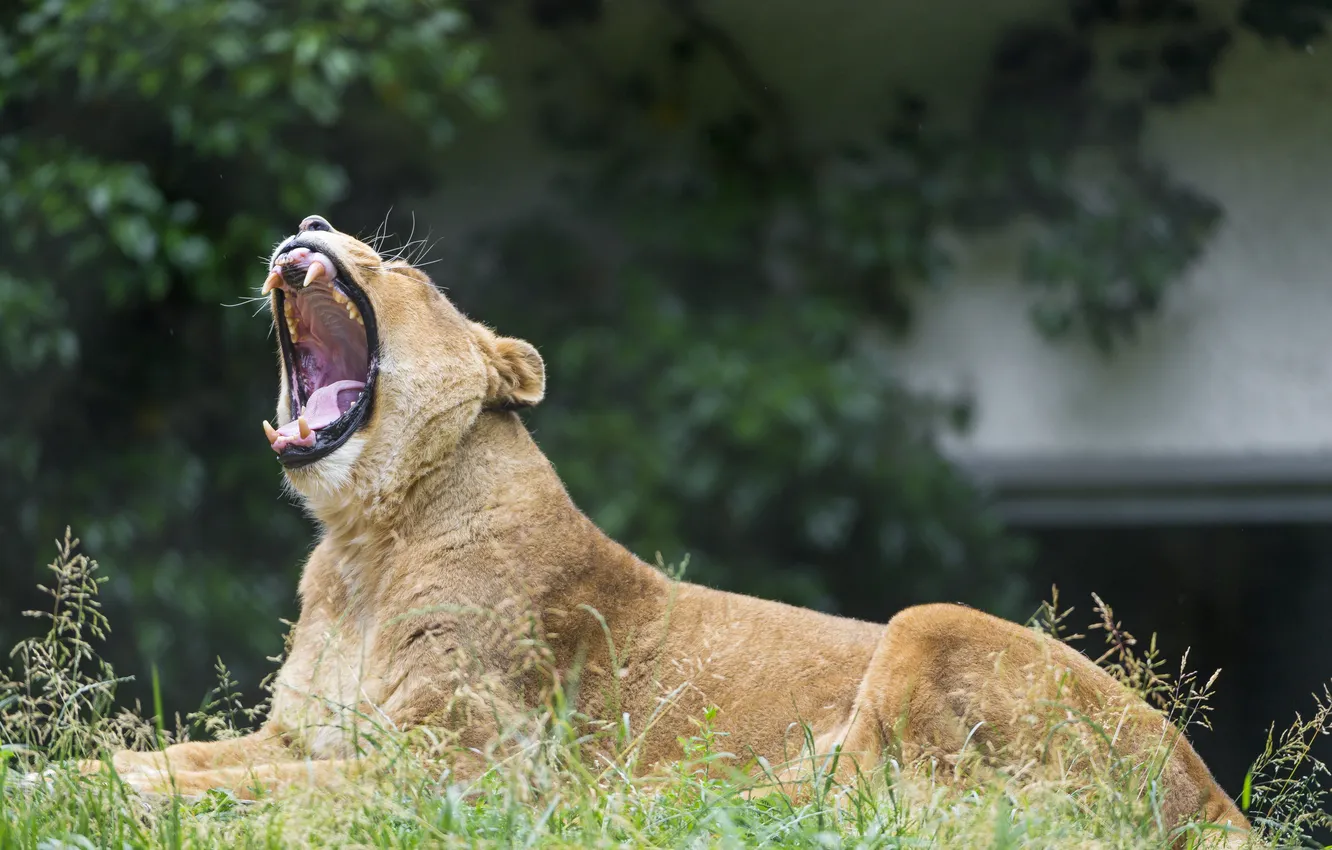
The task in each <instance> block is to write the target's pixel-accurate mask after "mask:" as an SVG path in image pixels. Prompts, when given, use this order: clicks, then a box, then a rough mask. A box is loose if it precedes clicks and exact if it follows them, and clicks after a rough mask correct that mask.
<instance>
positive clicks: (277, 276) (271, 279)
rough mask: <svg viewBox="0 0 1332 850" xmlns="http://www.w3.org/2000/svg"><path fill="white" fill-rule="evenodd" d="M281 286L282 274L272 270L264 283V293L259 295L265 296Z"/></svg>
mask: <svg viewBox="0 0 1332 850" xmlns="http://www.w3.org/2000/svg"><path fill="white" fill-rule="evenodd" d="M281 285H282V273H281V272H279V271H278V270H277V269H273V270H272V271H270V272H269V273H268V279H267V280H265V281H264V291H263V292H262V293H261V294H263V295H267V294H268V293H270V292H272V291H273V290H274V289H277V288H278V287H279V286H281Z"/></svg>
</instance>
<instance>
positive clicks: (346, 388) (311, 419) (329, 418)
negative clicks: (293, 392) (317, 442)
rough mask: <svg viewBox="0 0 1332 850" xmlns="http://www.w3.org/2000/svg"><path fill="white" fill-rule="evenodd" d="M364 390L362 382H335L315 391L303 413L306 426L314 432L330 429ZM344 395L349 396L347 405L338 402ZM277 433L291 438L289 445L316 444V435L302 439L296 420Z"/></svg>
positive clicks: (288, 441)
mask: <svg viewBox="0 0 1332 850" xmlns="http://www.w3.org/2000/svg"><path fill="white" fill-rule="evenodd" d="M364 388H365V384H364V383H362V382H361V381H334V382H333V383H331V384H329V385H328V386H326V387H320V388H319V389H317V390H315V392H314V395H312V396H310V400H309V401H307V402H306V403H305V409H304V410H302V411H301V416H304V417H305V424H306V425H309V426H310V429H311V430H312V431H318V430H319V429H320V428H326V427H328V426H329V425H330V424H332V422H333V420H335V419H337V418H338V417H339V416H341V415H342V414H343V413H344V412H346V411H347V409H348V408H350V407H351V403H352V402H353V401H355V400H356V393H359V392H360V391H361V390H363V389H364ZM343 393H346V394H347V395H346V401H347V403H346V404H345V405H344V404H341V403H340V402H339V401H338V396H340V395H342V394H343ZM277 432H278V433H279V434H281V435H282V436H284V437H289V438H291V439H289V440H287V441H286V442H287V443H289V444H290V443H295V444H296V445H313V444H314V434H311V435H310V436H309V437H308V438H306V439H305V440H302V439H301V438H300V436H301V429H300V423H299V422H297V421H296V420H294V419H293V420H292V421H291V422H288V423H287V424H286V425H283V426H282V427H281V428H279V429H277Z"/></svg>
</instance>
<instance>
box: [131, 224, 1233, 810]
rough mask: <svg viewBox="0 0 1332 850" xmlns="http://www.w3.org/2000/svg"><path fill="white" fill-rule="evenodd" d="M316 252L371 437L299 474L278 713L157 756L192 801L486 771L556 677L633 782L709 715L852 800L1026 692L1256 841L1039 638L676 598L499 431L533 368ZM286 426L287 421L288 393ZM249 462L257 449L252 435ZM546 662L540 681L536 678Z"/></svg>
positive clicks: (938, 610) (1192, 757) (945, 619)
mask: <svg viewBox="0 0 1332 850" xmlns="http://www.w3.org/2000/svg"><path fill="white" fill-rule="evenodd" d="M307 236H308V237H311V238H312V239H314V240H317V241H318V242H319V243H321V245H322V250H323V251H324V252H325V253H327V254H329V255H331V256H334V257H335V258H336V259H337V260H338V261H339V262H340V263H341V264H342V265H343V266H344V268H345V269H346V270H347V271H348V272H350V273H351V274H352V275H354V277H355V279H356V282H357V283H358V284H359V285H360V286H361V287H362V288H363V289H364V290H365V292H366V293H367V294H368V296H369V298H370V301H371V302H372V304H373V307H374V312H375V316H376V317H377V320H378V324H379V332H380V342H381V360H380V363H381V366H380V375H379V385H378V388H377V395H376V398H375V400H374V405H375V407H374V413H373V416H372V417H371V418H370V420H369V421H368V423H367V424H366V425H365V426H364V427H363V428H362V430H361V431H360V432H359V433H358V434H357V435H356V436H355V437H354V438H353V439H352V440H351V441H350V442H349V443H348V444H346V445H344V446H343V447H342V448H341V449H339V450H338V451H337V452H335V453H334V454H333V455H331V456H329V457H327V458H325V459H323V460H321V461H318V462H316V463H314V464H312V465H310V466H307V467H304V468H300V469H295V470H290V471H288V472H287V478H288V481H289V483H290V486H291V487H292V488H293V489H294V490H295V491H296V492H297V493H298V494H300V495H301V497H302V498H303V499H304V501H305V503H306V505H307V506H308V508H309V509H310V510H311V512H312V513H313V515H314V516H315V517H316V518H317V519H318V521H319V523H320V525H321V527H322V533H321V535H320V539H319V544H318V546H317V547H316V548H315V550H314V552H313V553H312V554H311V555H310V556H309V559H308V561H307V562H306V564H305V569H304V574H303V576H302V578H301V582H300V598H301V616H300V621H299V623H298V624H297V625H296V627H295V632H294V636H293V642H292V645H291V648H290V651H289V654H288V656H287V659H286V662H285V664H284V665H283V667H282V669H281V671H280V673H279V675H278V678H277V685H276V689H275V694H274V703H273V706H272V711H271V715H270V717H269V719H268V721H267V723H266V725H265V726H264V727H263V729H262V730H260V731H259V732H257V733H255V734H253V735H250V736H248V737H245V738H242V739H239V740H236V741H227V742H221V743H186V744H180V745H176V746H173V747H170V748H169V749H168V750H166V755H167V756H168V757H169V758H170V760H171V762H172V767H173V768H174V770H175V771H177V776H176V783H177V784H176V787H177V788H178V789H181V790H191V789H194V790H201V789H204V788H207V787H212V786H214V785H220V786H223V787H228V788H230V789H232V790H233V791H235V792H237V793H239V794H242V795H248V794H249V793H251V791H252V790H253V789H254V788H256V787H257V788H268V789H274V788H278V787H281V786H283V785H286V784H289V783H291V782H298V781H299V782H314V783H316V784H328V783H331V782H335V781H346V779H347V778H348V777H349V775H350V774H349V773H348V772H347V768H348V765H352V764H355V762H354V761H341V760H345V759H354V758H355V756H356V755H357V745H356V740H355V738H356V736H358V735H369V736H373V734H374V729H376V728H382V727H385V726H388V727H393V728H411V727H419V726H422V725H432V726H435V727H439V728H447V729H451V730H452V731H453V732H455V733H456V734H457V735H458V741H459V743H461V744H462V745H463V746H466V747H474V748H484V747H485V746H486V745H487V744H488V743H489V742H491V741H492V740H494V738H495V736H496V735H497V734H498V732H499V730H500V728H502V727H503V725H504V723H505V721H506V719H507V718H511V717H516V716H517V715H518V714H520V713H521V712H522V711H523V710H524V709H526V708H530V707H532V706H533V704H534V703H535V702H536V701H537V700H539V699H540V698H541V694H542V693H543V691H544V689H546V688H547V687H549V686H550V685H551V684H552V682H551V681H550V674H548V673H546V672H543V669H544V668H547V667H548V668H549V669H550V670H553V671H554V674H553V675H554V676H555V677H556V678H557V679H559V681H560V683H562V684H567V683H568V682H569V681H570V679H571V677H574V676H575V675H577V676H578V691H577V700H578V705H579V707H580V709H581V710H582V711H584V712H586V713H587V714H588V715H590V716H593V717H599V718H602V719H605V720H607V721H608V722H611V723H621V722H623V718H624V717H625V716H627V718H628V720H627V722H628V724H629V727H630V730H631V732H632V734H633V735H635V736H641V737H642V746H643V751H642V755H643V759H642V764H644V765H652V764H655V763H664V762H669V761H671V760H673V759H678V758H679V757H680V755H681V752H680V744H679V738H680V737H682V736H688V735H690V734H692V733H693V732H694V729H695V727H694V725H693V724H692V723H691V718H692V719H697V718H700V717H701V716H702V714H703V711H704V709H705V708H706V707H708V706H710V705H715V706H716V707H717V708H718V709H719V711H718V715H717V724H718V725H719V727H720V728H721V729H722V730H724V731H725V732H726V733H728V735H729V737H728V738H727V739H726V746H727V748H728V749H730V751H732V752H735V753H737V754H738V755H740V756H741V757H742V760H743V759H744V758H748V757H751V756H755V757H761V758H762V759H764V760H766V761H767V762H768V763H769V764H771V765H773V766H774V767H775V769H777V770H778V772H779V773H781V775H782V776H783V777H785V778H787V779H791V778H796V776H797V773H796V772H793V771H792V770H791V769H789V768H787V769H785V770H783V769H782V768H781V767H780V766H781V765H782V764H783V763H786V762H787V761H788V760H789V759H791V758H793V757H796V756H798V755H799V751H800V748H801V742H802V734H803V733H802V729H801V724H808V726H809V728H810V729H811V730H812V731H813V733H814V736H815V740H816V743H817V744H818V746H819V748H820V749H821V750H823V751H824V752H827V751H829V750H830V749H831V748H832V747H833V746H834V745H837V744H840V745H842V746H843V748H844V751H845V752H846V753H847V754H848V755H849V756H851V757H849V758H848V757H844V758H843V759H842V760H841V762H840V763H839V767H838V772H839V775H840V777H841V778H842V779H850V778H852V777H853V775H854V771H855V770H856V769H857V768H860V769H865V770H868V769H870V768H872V767H873V766H874V765H875V764H876V763H878V762H879V761H880V760H881V758H882V757H883V756H884V755H885V754H896V755H900V756H902V757H905V758H916V757H920V756H926V755H935V756H940V757H943V758H946V759H947V758H951V757H955V756H956V755H957V754H958V753H959V752H961V751H963V750H965V749H966V748H968V747H971V748H973V749H975V748H981V749H984V750H988V751H995V750H996V749H998V748H1002V747H1004V746H1006V745H1011V744H1015V743H1017V742H1019V740H1020V739H1022V738H1023V737H1024V736H1028V735H1030V734H1032V733H1031V728H1032V727H1031V718H1030V717H1028V716H1027V715H1028V714H1029V711H1027V709H1026V708H1024V706H1029V705H1030V704H1031V698H1032V695H1033V693H1036V694H1037V695H1038V696H1043V697H1047V698H1051V699H1052V700H1053V701H1054V703H1057V704H1058V705H1061V706H1067V707H1069V708H1071V709H1072V710H1077V711H1088V712H1090V711H1097V712H1101V713H1102V714H1106V713H1107V712H1108V714H1107V716H1111V717H1113V718H1117V720H1115V727H1116V728H1115V740H1114V746H1115V747H1116V749H1117V750H1119V751H1121V752H1124V753H1128V754H1130V755H1134V754H1141V755H1142V757H1144V758H1146V757H1147V756H1148V755H1150V754H1151V753H1152V752H1155V751H1156V750H1157V748H1158V747H1160V746H1161V745H1164V746H1165V747H1166V749H1167V751H1168V753H1169V755H1168V762H1167V764H1166V768H1165V772H1164V780H1165V781H1164V785H1165V788H1164V794H1165V811H1166V814H1167V816H1168V817H1169V819H1170V821H1171V822H1172V823H1177V822H1179V821H1181V820H1183V819H1185V818H1187V817H1190V816H1192V815H1195V814H1200V815H1202V816H1203V817H1204V818H1206V819H1208V820H1211V821H1215V822H1224V823H1230V824H1232V825H1234V826H1237V827H1243V828H1247V827H1248V823H1247V821H1246V820H1245V818H1244V816H1243V815H1242V814H1241V813H1240V812H1239V811H1238V809H1237V808H1236V807H1235V805H1234V804H1233V803H1232V802H1231V800H1230V798H1228V797H1227V796H1226V794H1225V793H1224V792H1223V791H1222V790H1221V788H1220V787H1219V786H1218V785H1217V784H1216V783H1215V782H1214V781H1213V779H1212V777H1211V775H1210V774H1209V773H1208V770H1207V768H1206V766H1205V765H1204V764H1203V762H1202V761H1201V760H1200V759H1199V757H1198V756H1197V754H1196V753H1195V752H1194V750H1193V749H1192V748H1191V747H1190V746H1189V744H1188V743H1187V742H1186V741H1185V740H1183V738H1182V737H1180V736H1179V735H1178V733H1177V732H1175V731H1174V728H1173V727H1172V726H1170V725H1169V724H1167V723H1166V722H1165V720H1164V719H1163V718H1162V717H1161V716H1160V715H1159V714H1158V713H1156V712H1155V711H1153V710H1151V709H1149V708H1148V707H1147V706H1146V705H1145V704H1144V703H1142V702H1141V701H1140V700H1138V699H1137V698H1136V697H1130V696H1129V695H1128V694H1127V692H1126V691H1125V690H1124V689H1123V688H1122V687H1121V686H1120V685H1118V684H1117V683H1116V682H1115V680H1114V679H1113V678H1112V677H1111V676H1109V675H1108V674H1107V673H1105V672H1104V671H1102V670H1101V669H1099V668H1098V667H1097V666H1096V665H1095V664H1093V663H1091V662H1090V661H1089V660H1088V659H1087V658H1085V657H1084V656H1083V655H1081V654H1079V653H1077V652H1075V651H1073V650H1072V649H1070V648H1069V647H1067V646H1065V645H1064V644H1062V643H1059V642H1057V641H1054V640H1050V639H1048V638H1045V637H1042V636H1040V635H1038V634H1037V633H1035V632H1034V631H1032V630H1030V629H1026V628H1022V627H1019V626H1017V625H1015V624H1012V623H1008V622H1005V621H1002V620H999V619H996V618H994V617H991V616H988V615H986V614H983V613H980V612H977V611H974V610H971V609H968V608H964V607H961V606H957V605H923V606H919V607H914V608H910V609H907V610H905V611H902V612H900V613H898V614H897V615H896V616H895V617H893V618H892V619H891V621H890V622H889V623H888V624H887V625H886V626H885V625H880V624H874V623H867V622H860V621H856V620H851V619H846V618H840V617H833V616H828V615H825V614H820V613H816V612H814V611H810V610H805V609H801V608H795V607H791V606H788V605H783V604H778V603H776V602H770V601H765V600H761V599H755V598H751V597H747V596H741V595H737V594H732V593H724V592H720V591H716V590H711V589H708V588H705V587H700V586H697V585H692V584H688V583H682V582H674V581H671V580H669V579H668V578H667V577H665V576H663V575H662V574H661V573H660V572H659V571H657V570H655V569H653V568H651V567H649V566H648V565H647V564H645V563H643V562H642V561H640V560H639V559H637V558H636V557H634V556H633V555H632V554H630V553H629V552H628V551H627V550H626V549H624V548H623V547H622V546H620V545H619V544H617V543H615V542H614V541H612V540H611V539H609V538H608V537H606V536H605V535H604V534H603V533H602V532H601V531H600V530H598V529H597V528H596V527H595V526H594V525H593V524H592V522H591V521H589V520H588V519H587V517H585V516H584V515H583V514H582V513H581V512H580V511H579V510H578V508H577V507H575V506H574V504H573V503H572V502H571V501H570V499H569V497H568V495H567V494H566V492H565V489H564V487H563V485H562V484H561V482H560V480H559V478H558V477H557V475H556V473H555V471H554V469H553V468H552V467H551V465H550V463H549V462H548V461H547V459H546V458H545V456H544V455H543V454H542V453H541V451H540V450H539V449H538V448H537V446H536V444H535V443H534V442H533V440H532V438H531V437H530V436H529V434H528V432H527V430H526V429H525V428H524V426H523V424H522V422H521V421H520V420H519V419H518V417H517V416H516V415H515V414H514V413H512V412H510V409H511V408H513V407H516V406H523V405H529V404H534V403H536V402H537V401H539V400H540V399H541V397H542V395H543V393H544V386H545V376H544V367H543V364H542V361H541V358H540V356H539V355H538V354H537V352H536V350H535V349H534V348H533V347H532V346H530V345H529V344H527V343H525V342H521V341H519V340H513V339H507V338H503V337H497V336H496V335H495V334H493V333H492V332H491V331H490V330H488V329H486V328H485V327H483V326H481V325H478V324H475V323H473V322H471V321H469V320H468V319H467V318H465V317H464V316H463V315H462V314H461V313H460V312H459V311H458V310H457V309H455V308H454V306H453V305H452V304H451V303H450V302H449V301H448V299H447V298H445V296H444V295H443V294H441V293H440V292H439V291H438V290H437V289H436V288H435V287H434V286H433V285H432V284H431V283H430V281H429V280H428V278H427V277H426V276H425V275H424V274H423V273H421V272H420V271H419V270H417V269H414V268H411V267H409V266H406V265H404V264H402V263H398V262H386V261H384V260H381V258H380V257H379V256H378V255H376V254H375V253H374V251H372V250H371V249H370V248H369V247H368V246H366V245H364V244H362V243H360V242H358V241H356V240H355V239H353V238H351V237H349V236H347V235H344V234H341V233H338V232H323V233H310V234H307ZM277 411H278V418H279V421H280V422H286V421H287V419H288V418H289V412H288V411H289V404H288V396H287V390H286V388H285V384H284V387H283V389H282V391H281V397H280V399H279V402H278V406H277ZM255 442H256V447H255V451H263V450H266V447H265V446H264V444H263V443H262V442H260V441H259V434H258V433H257V431H256V434H255ZM608 637H609V640H608ZM534 643H544V644H545V645H546V646H547V647H548V648H549V653H550V655H549V658H547V659H546V661H547V662H548V664H545V665H543V664H532V663H526V662H524V658H526V657H527V656H526V655H524V653H528V654H529V655H530V651H531V650H530V647H531V646H532V645H533V644H534ZM612 644H613V646H614V651H613V653H612V649H611V645H612ZM529 662H530V659H529ZM580 671H581V672H580ZM1033 671H1035V672H1033ZM1041 671H1046V672H1045V673H1042V672H1041ZM1050 671H1053V673H1050ZM1042 676H1044V678H1042ZM1061 676H1062V678H1061ZM668 697H669V698H670V700H672V701H673V702H672V704H671V706H670V707H669V708H667V709H666V710H664V711H659V709H661V707H662V701H663V700H664V699H667V698H668ZM1067 710H1068V709H1058V711H1062V712H1064V714H1065V715H1067ZM1067 716H1071V715H1067ZM981 720H984V721H985V722H984V723H980V721H981ZM649 721H651V726H650V728H649ZM978 723H979V725H977V724H978ZM303 759H306V760H308V761H302V760H303ZM115 765H116V767H117V768H118V769H119V770H120V771H122V772H124V773H126V774H127V775H128V776H129V777H130V778H131V780H132V781H134V782H135V784H137V785H139V786H140V787H144V788H161V787H164V786H165V784H166V782H167V780H166V778H165V777H164V776H163V775H162V773H161V772H160V767H161V766H162V763H161V755H160V754H140V753H129V752H124V753H119V754H117V755H116V757H115Z"/></svg>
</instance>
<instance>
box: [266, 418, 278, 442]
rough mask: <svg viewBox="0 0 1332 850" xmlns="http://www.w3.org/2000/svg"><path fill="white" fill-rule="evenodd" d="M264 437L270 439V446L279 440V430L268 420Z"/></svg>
mask: <svg viewBox="0 0 1332 850" xmlns="http://www.w3.org/2000/svg"><path fill="white" fill-rule="evenodd" d="M264 436H265V437H267V438H268V442H269V443H270V444H271V443H272V442H273V441H274V440H276V439H277V438H278V432H277V429H276V428H274V427H273V426H272V425H271V424H269V422H268V420H267V419H265V420H264Z"/></svg>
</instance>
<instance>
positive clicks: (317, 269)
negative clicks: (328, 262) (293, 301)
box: [301, 260, 324, 288]
mask: <svg viewBox="0 0 1332 850" xmlns="http://www.w3.org/2000/svg"><path fill="white" fill-rule="evenodd" d="M323 276H324V264H323V263H321V262H319V261H318V260H315V261H313V262H312V263H310V267H309V268H308V269H306V270H305V282H304V283H302V284H301V287H302V288H304V287H307V286H309V285H310V284H311V283H317V282H318V281H319V279H320V278H321V277H323Z"/></svg>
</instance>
